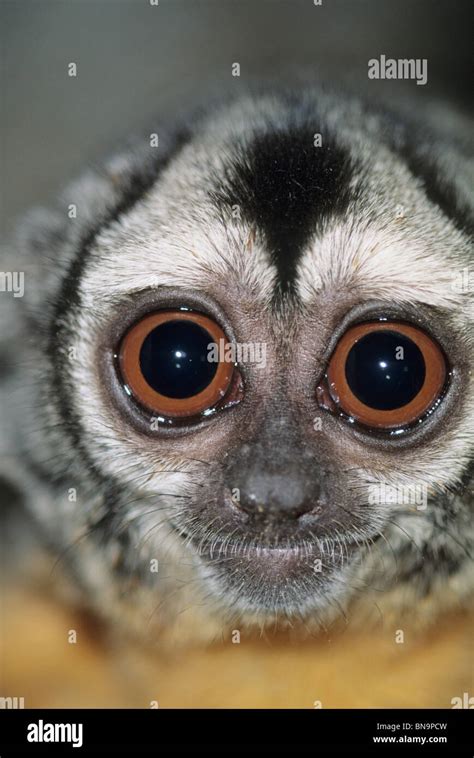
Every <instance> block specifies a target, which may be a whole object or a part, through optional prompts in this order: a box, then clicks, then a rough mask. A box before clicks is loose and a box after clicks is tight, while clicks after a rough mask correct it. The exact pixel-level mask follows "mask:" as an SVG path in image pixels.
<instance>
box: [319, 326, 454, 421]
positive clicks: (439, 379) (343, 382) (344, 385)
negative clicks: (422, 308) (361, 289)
mask: <svg viewBox="0 0 474 758" xmlns="http://www.w3.org/2000/svg"><path fill="white" fill-rule="evenodd" d="M446 378H447V367H446V361H445V358H444V355H443V353H442V351H441V348H440V347H439V346H438V344H437V343H436V342H435V341H434V340H433V339H432V338H431V337H429V336H428V334H426V333H425V332H424V331H422V330H421V329H418V328H417V327H414V326H410V325H408V324H404V323H397V322H380V321H378V322H370V323H365V324H358V325H357V326H353V327H351V328H350V329H348V331H347V332H346V333H345V334H344V336H343V337H342V338H341V340H340V341H339V343H338V344H337V346H336V349H335V351H334V353H333V355H332V357H331V359H330V361H329V366H328V371H327V380H328V389H329V393H330V395H331V398H332V400H333V402H334V403H335V404H336V406H338V408H339V409H341V410H342V411H343V412H344V413H346V414H347V415H348V416H350V417H351V418H353V419H355V420H356V421H358V422H359V423H361V424H364V425H366V426H370V427H375V428H379V429H381V428H385V429H393V428H395V427H402V426H406V425H408V424H411V423H413V422H415V421H417V420H418V419H420V418H421V417H422V416H423V415H424V414H426V413H427V412H428V411H430V410H431V409H432V408H433V406H434V405H435V403H436V402H437V400H439V398H440V397H441V394H442V392H443V389H444V386H445V383H446Z"/></svg>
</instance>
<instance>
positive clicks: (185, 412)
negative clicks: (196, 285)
mask: <svg viewBox="0 0 474 758" xmlns="http://www.w3.org/2000/svg"><path fill="white" fill-rule="evenodd" d="M221 340H222V342H220V341H221ZM226 344H228V340H227V338H226V336H225V334H224V332H223V331H222V329H221V327H220V326H219V325H218V324H217V323H216V322H215V321H213V320H212V319H211V318H208V317H207V316H204V315H202V314H199V313H193V312H190V311H179V310H176V311H159V312H156V313H153V314H151V315H148V316H145V317H144V318H142V319H141V321H139V322H138V323H136V324H135V325H134V326H132V328H131V329H130V330H129V331H128V332H127V333H126V334H125V336H124V337H123V339H122V342H121V345H120V348H119V355H118V359H119V369H120V372H121V374H122V379H123V382H124V384H125V387H126V389H127V391H128V392H129V393H130V394H131V395H132V397H133V398H134V399H135V401H136V402H138V403H139V404H140V405H142V406H144V407H145V408H147V409H148V410H150V411H152V412H153V413H156V414H158V415H161V416H166V417H170V418H180V417H187V416H195V415H197V414H201V413H203V412H204V411H206V410H207V409H210V408H212V407H213V406H215V405H216V404H217V403H219V402H220V401H221V400H222V399H223V398H224V396H225V395H226V393H227V391H228V389H229V387H230V384H231V380H232V376H233V372H234V365H233V364H232V363H228V362H225V361H223V360H219V361H215V360H213V356H215V355H216V354H218V350H217V351H216V350H214V351H213V350H212V349H211V348H212V345H217V346H218V347H219V346H224V345H226Z"/></svg>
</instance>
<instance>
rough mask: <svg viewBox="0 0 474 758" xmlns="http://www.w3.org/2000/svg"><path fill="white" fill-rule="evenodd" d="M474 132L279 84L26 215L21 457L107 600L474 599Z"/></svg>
mask: <svg viewBox="0 0 474 758" xmlns="http://www.w3.org/2000/svg"><path fill="white" fill-rule="evenodd" d="M471 131H472V130H471V125H470V123H469V122H467V121H466V120H465V118H464V117H462V116H458V115H455V114H453V113H452V112H450V111H445V110H444V109H442V108H438V107H437V106H432V107H428V108H425V109H424V111H423V112H421V111H417V110H413V109H412V108H410V107H407V106H405V105H404V104H400V105H399V106H397V107H395V106H394V105H391V106H386V105H383V104H374V103H367V102H366V101H365V100H364V99H361V98H359V97H356V96H353V95H341V94H338V93H331V92H329V91H326V90H323V89H320V88H311V87H304V88H301V89H299V88H294V89H293V90H291V91H289V90H287V89H285V88H282V89H278V88H267V89H264V90H262V91H258V92H249V93H248V94H246V95H243V96H240V97H238V98H235V99H234V98H230V99H225V100H224V101H223V102H222V103H218V104H213V105H212V107H210V108H203V109H201V110H200V111H199V112H198V113H195V114H193V115H192V117H190V118H185V119H182V120H180V122H179V123H178V124H177V125H175V124H173V125H171V126H170V127H167V126H166V125H164V126H160V127H159V128H155V129H154V130H153V133H152V134H151V136H148V135H147V138H146V139H143V140H136V141H134V142H133V143H132V144H130V145H129V146H127V147H126V148H125V149H124V150H123V151H122V152H121V153H120V154H119V155H116V156H113V157H111V158H110V159H108V160H106V161H105V162H104V163H103V164H102V165H101V166H100V167H97V168H94V169H93V170H92V169H91V170H89V171H86V172H85V173H84V174H83V175H82V177H80V178H79V180H77V181H76V182H75V183H73V184H72V185H71V186H70V187H69V189H68V190H67V191H66V192H65V193H64V194H63V195H62V197H61V198H60V200H59V202H58V203H57V206H56V208H54V209H51V210H46V209H40V210H35V211H33V212H31V213H30V214H29V216H27V217H26V218H25V220H24V222H23V223H22V224H21V225H20V227H19V229H18V232H17V234H16V236H15V238H14V239H13V241H12V242H10V243H9V244H8V245H7V246H6V249H5V251H4V260H5V263H4V264H3V267H4V268H5V270H9V271H21V272H24V276H25V280H24V281H25V292H24V297H21V298H20V297H14V296H11V293H5V294H3V295H2V298H1V302H0V307H1V308H2V322H3V323H2V356H3V359H4V361H3V363H4V371H3V372H2V379H1V381H2V400H3V402H2V405H3V407H2V448H3V452H4V455H3V456H2V461H3V466H2V469H3V470H2V476H3V480H4V483H5V482H7V483H10V484H8V487H10V488H11V486H12V485H13V486H14V488H15V491H16V492H17V493H21V499H22V501H23V504H24V507H25V512H26V513H27V514H28V519H29V520H31V523H32V524H34V525H35V530H36V534H37V535H38V539H39V541H40V543H41V544H43V545H44V546H45V548H46V549H47V551H48V552H49V553H51V554H52V555H53V556H54V557H55V558H56V559H57V561H58V565H57V567H56V571H57V570H58V566H59V570H60V571H63V572H65V573H66V574H67V575H68V576H69V577H71V578H72V582H73V584H74V586H75V587H76V588H77V590H78V592H79V593H80V596H81V598H83V600H84V602H86V603H87V604H88V606H89V607H90V608H91V609H93V611H94V612H96V613H97V614H99V615H100V616H101V617H103V618H105V619H106V620H108V621H109V622H111V624H115V625H116V626H118V627H120V628H125V629H126V630H130V632H132V633H133V634H135V633H137V634H139V635H146V637H147V638H151V639H153V640H157V641H159V640H160V639H162V638H164V637H165V636H166V635H167V634H170V633H171V636H172V637H173V634H174V635H175V636H176V637H177V636H179V632H180V631H182V630H183V629H184V628H186V629H187V630H188V632H187V636H188V637H189V638H190V639H195V638H196V639H198V638H199V639H201V638H202V639H206V640H208V639H214V638H216V637H219V636H220V635H222V634H225V633H226V630H228V629H233V628H235V627H236V626H237V627H238V628H241V627H245V628H248V629H253V628H257V629H260V630H261V629H267V628H269V629H270V628H272V629H286V628H291V629H292V630H301V632H302V633H307V632H308V630H309V631H310V632H311V631H312V630H313V629H314V630H318V629H320V628H325V629H327V628H332V627H333V626H337V625H339V624H343V625H345V624H347V623H357V620H362V619H363V620H364V623H378V622H379V621H380V619H382V620H387V619H392V618H394V619H397V620H400V621H401V620H402V619H408V620H410V622H411V623H414V624H415V625H418V626H421V627H425V626H426V625H427V624H430V623H433V621H434V620H436V619H437V618H438V617H439V615H440V614H443V613H444V612H446V611H448V610H451V609H459V608H465V607H467V606H468V605H469V604H470V602H471V600H472V588H473V584H474V577H473V572H472V560H471V545H472V533H473V523H472V489H471V486H472V485H471V482H472V478H471V477H472V453H473V433H472V430H473V428H474V393H473V386H472V367H473V363H474V342H473V337H474V334H473V307H472V300H473V285H472V274H470V271H469V265H470V263H469V261H470V260H471V257H472V243H471V241H472V218H473V204H472V189H473V174H474V171H473V159H472V155H473V152H472V136H471ZM471 265H472V264H471ZM216 346H217V347H218V348H219V347H220V348H224V349H223V350H220V351H219V349H218V350H217V355H218V357H217V360H210V359H209V355H210V353H209V351H210V348H211V347H214V348H215V347H216ZM229 346H230V347H234V348H235V350H234V351H233V352H232V351H230V352H226V351H227V348H229ZM239 348H240V352H239ZM229 356H230V357H229ZM4 486H5V485H4ZM18 496H20V495H18Z"/></svg>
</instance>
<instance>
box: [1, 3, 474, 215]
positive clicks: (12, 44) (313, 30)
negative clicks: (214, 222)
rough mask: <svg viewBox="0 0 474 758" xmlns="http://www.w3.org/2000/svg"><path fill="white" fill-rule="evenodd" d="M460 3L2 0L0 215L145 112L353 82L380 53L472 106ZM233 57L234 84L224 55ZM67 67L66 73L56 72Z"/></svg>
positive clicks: (430, 87)
mask: <svg viewBox="0 0 474 758" xmlns="http://www.w3.org/2000/svg"><path fill="white" fill-rule="evenodd" d="M473 6H474V3H473V2H472V0H323V4H322V6H315V5H314V2H313V0H159V4H158V6H153V5H151V4H150V0H16V1H12V0H3V2H2V3H1V16H2V18H1V29H2V36H3V38H4V39H3V45H2V49H3V66H2V79H3V88H2V89H3V93H4V94H3V122H4V127H3V137H2V146H3V170H2V175H3V180H4V186H5V190H4V203H3V211H2V214H3V221H4V222H6V225H7V228H9V227H10V226H11V222H12V220H13V219H14V218H15V217H16V216H17V215H18V214H19V213H21V212H22V211H24V210H25V209H26V208H27V207H28V206H30V205H31V204H38V203H41V204H44V203H47V202H48V201H49V200H50V198H51V196H52V195H53V194H54V193H55V192H56V191H57V190H58V189H59V188H60V187H61V186H62V185H64V183H66V182H67V180H68V179H69V178H70V177H71V176H73V175H74V174H75V173H76V172H78V171H80V169H81V167H82V166H83V165H84V164H85V163H87V162H88V161H93V160H95V159H96V158H98V157H100V156H101V155H102V154H103V153H110V152H113V150H114V148H115V147H118V145H119V143H120V142H121V141H122V140H123V139H124V137H126V135H127V134H128V133H130V132H133V131H135V130H138V129H140V128H142V127H143V126H144V125H145V124H146V123H147V121H148V120H151V118H152V117H153V116H155V115H158V114H159V115H160V116H163V115H166V114H168V113H172V112H174V111H175V110H179V111H181V110H182V109H183V106H185V105H186V104H187V103H188V102H193V103H194V102H195V101H196V99H198V100H199V99H204V98H205V97H206V96H207V93H208V92H209V90H214V89H215V87H216V86H217V87H219V86H223V87H224V88H227V89H230V90H232V89H238V88H239V87H243V86H245V84H246V82H248V81H250V80H251V79H255V78H258V77H260V76H264V77H267V76H270V77H276V78H278V77H279V76H284V74H285V72H287V71H288V70H292V69H300V68H302V69H303V70H304V71H305V75H306V76H308V75H309V77H310V78H311V77H313V76H314V77H315V78H318V79H321V78H322V79H324V80H326V79H327V80H329V81H334V82H337V81H338V80H339V79H345V78H348V79H349V80H350V81H352V82H354V83H355V84H356V86H360V87H365V88H367V87H370V88H372V90H374V91H376V90H377V88H383V87H389V88H390V92H391V91H394V92H395V91H396V89H397V87H399V88H402V87H406V86H407V85H406V84H405V83H402V82H393V81H389V82H375V81H370V82H369V81H368V79H367V62H368V60H369V59H370V58H372V57H379V55H380V54H385V55H386V56H387V57H394V58H427V59H428V84H427V85H426V86H417V85H416V82H414V81H412V82H409V84H408V86H409V87H410V89H411V91H412V93H413V94H415V95H416V96H417V97H419V98H421V99H423V98H425V99H426V98H433V97H435V98H437V97H442V98H444V99H448V100H449V101H451V102H453V103H454V104H456V105H457V106H459V107H460V108H462V109H464V110H467V109H470V100H471V93H470V85H471V80H472V53H471V48H472V28H473V20H474V19H473V12H472V8H473ZM235 61H237V62H239V63H240V65H241V77H240V79H237V78H233V77H232V76H231V64H232V63H233V62H235ZM69 62H75V63H76V64H77V66H78V75H77V78H71V77H69V76H68V74H67V66H68V63H69Z"/></svg>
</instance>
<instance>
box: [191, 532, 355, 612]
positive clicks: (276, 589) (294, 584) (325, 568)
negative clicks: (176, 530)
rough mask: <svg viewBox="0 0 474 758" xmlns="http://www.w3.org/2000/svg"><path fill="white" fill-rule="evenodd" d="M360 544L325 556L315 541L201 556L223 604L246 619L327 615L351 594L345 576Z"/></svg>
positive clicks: (216, 550)
mask: <svg viewBox="0 0 474 758" xmlns="http://www.w3.org/2000/svg"><path fill="white" fill-rule="evenodd" d="M356 551H357V548H356V546H354V547H353V548H351V546H350V545H348V546H347V547H346V548H345V549H344V551H343V552H342V551H339V552H337V551H336V550H332V551H331V554H330V555H325V554H323V553H321V551H320V550H319V549H318V547H316V546H315V545H310V544H300V545H295V546H291V547H289V546H288V547H267V546H263V545H252V546H248V547H243V546H242V547H241V548H240V549H237V547H235V546H234V549H233V548H232V547H227V548H226V549H225V550H224V549H223V548H222V547H221V548H220V549H219V548H218V547H214V549H212V550H211V549H210V548H209V549H207V550H206V549H204V550H203V549H202V548H201V549H200V551H199V559H200V562H201V564H202V566H203V568H204V572H205V574H206V578H207V580H208V581H210V583H211V586H212V587H213V590H214V594H215V596H216V599H218V601H219V603H220V604H221V605H222V606H224V607H225V608H226V609H228V610H229V611H231V612H232V611H233V612H237V613H238V614H239V615H241V616H242V617H247V618H251V617H255V619H256V620H261V619H262V618H264V617H267V618H268V619H269V620H270V619H272V620H273V619H275V617H279V618H280V619H281V618H282V617H283V618H287V619H294V618H299V619H301V618H303V617H307V616H308V615H310V614H314V613H315V612H318V613H320V615H321V617H323V616H325V615H327V612H328V611H329V610H330V609H331V608H332V609H334V607H335V604H336V606H337V603H336V601H337V600H338V599H339V598H342V597H343V596H345V595H347V594H348V587H349V585H348V582H347V581H346V580H345V576H346V574H347V568H348V566H349V564H351V563H352V560H351V557H352V558H353V557H354V554H355V553H356Z"/></svg>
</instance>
